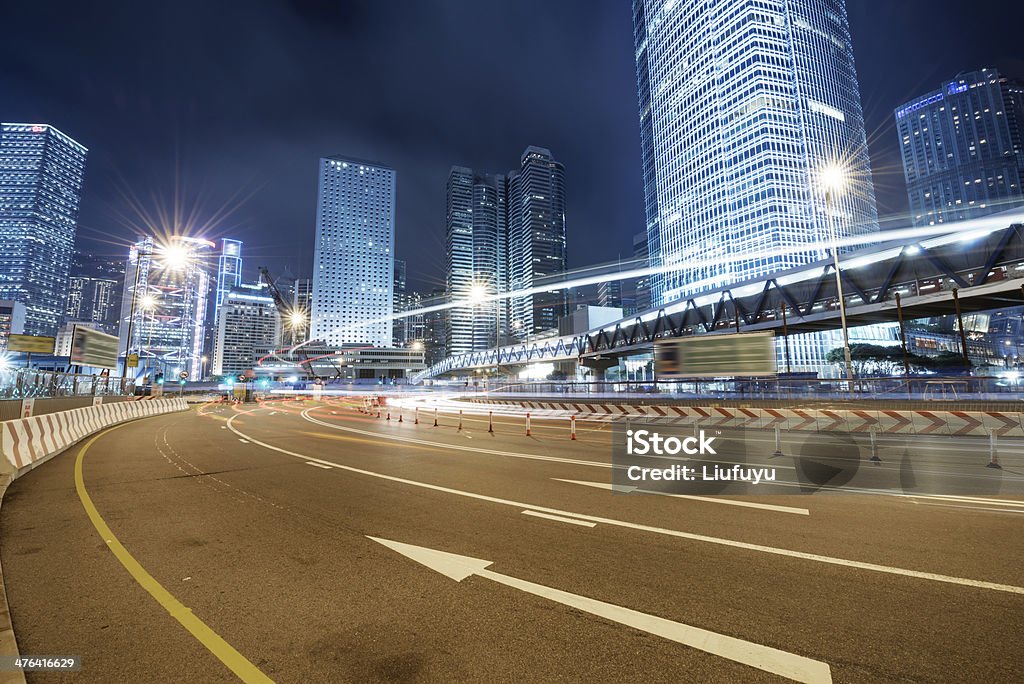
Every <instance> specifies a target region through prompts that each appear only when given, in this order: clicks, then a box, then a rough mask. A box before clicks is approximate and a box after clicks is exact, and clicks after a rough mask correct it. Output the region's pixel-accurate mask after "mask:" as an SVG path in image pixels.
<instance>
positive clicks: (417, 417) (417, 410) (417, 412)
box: [412, 406, 420, 425]
mask: <svg viewBox="0 0 1024 684" xmlns="http://www.w3.org/2000/svg"><path fill="white" fill-rule="evenodd" d="M412 415H413V418H412V424H413V425H419V424H420V407H419V406H416V407H414V408H413V412H412Z"/></svg>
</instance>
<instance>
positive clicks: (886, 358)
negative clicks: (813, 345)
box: [825, 344, 964, 377]
mask: <svg viewBox="0 0 1024 684" xmlns="http://www.w3.org/2000/svg"><path fill="white" fill-rule="evenodd" d="M850 359H851V361H852V362H853V372H854V374H855V375H857V376H858V377H865V376H869V375H878V376H892V375H903V352H902V350H901V349H900V347H897V346H889V347H886V346H882V345H880V344H851V345H850ZM825 360H826V361H828V362H829V363H834V364H836V365H838V366H839V367H840V368H842V367H843V365H844V364H845V363H846V357H845V354H843V348H842V347H837V348H835V349H832V350H830V351H829V352H828V354H827V355H826V356H825ZM907 363H908V364H909V365H910V372H912V373H913V372H921V371H931V372H934V373H950V372H959V371H962V370H963V367H964V366H963V357H961V356H960V354H956V353H954V352H949V351H942V352H939V353H938V354H936V355H935V356H922V355H920V354H912V353H908V354H907Z"/></svg>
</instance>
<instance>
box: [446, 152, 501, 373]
mask: <svg viewBox="0 0 1024 684" xmlns="http://www.w3.org/2000/svg"><path fill="white" fill-rule="evenodd" d="M507 199H508V191H507V182H506V178H505V176H503V175H495V174H480V173H475V172H474V171H473V170H472V169H468V168H466V167H463V166H453V167H452V168H451V170H450V171H449V173H448V185H447V204H446V213H445V217H446V230H445V248H446V254H445V263H446V267H447V268H446V272H447V278H446V283H445V286H446V290H447V292H448V297H449V301H450V302H451V303H453V304H456V303H461V304H463V305H462V306H455V307H453V308H451V309H449V311H448V317H447V326H448V327H447V330H446V346H447V348H448V350H449V353H451V354H457V353H461V352H466V351H472V350H477V349H487V348H490V347H493V346H495V344H497V343H498V340H499V338H500V337H501V336H502V335H503V331H504V330H507V306H506V301H505V300H503V299H499V297H498V295H499V294H501V293H503V292H505V291H506V289H507V286H508V284H507V269H508V245H507V241H508V212H507Z"/></svg>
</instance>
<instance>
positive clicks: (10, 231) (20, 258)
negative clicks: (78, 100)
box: [0, 123, 88, 335]
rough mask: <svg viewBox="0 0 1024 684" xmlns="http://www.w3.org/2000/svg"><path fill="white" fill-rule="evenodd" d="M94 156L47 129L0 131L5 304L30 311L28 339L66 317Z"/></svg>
mask: <svg viewBox="0 0 1024 684" xmlns="http://www.w3.org/2000/svg"><path fill="white" fill-rule="evenodd" d="M87 153H88V150H87V149H86V148H85V147H83V146H82V145H80V144H79V143H77V142H76V141H74V140H72V139H71V138H69V137H68V136H66V135H64V134H63V133H61V132H60V131H59V130H57V129H56V128H54V127H53V126H50V125H48V124H16V123H5V124H0V300H11V301H17V302H21V303H22V304H23V305H24V306H25V333H26V334H29V335H55V334H56V333H57V328H58V327H59V326H60V323H61V319H62V318H63V316H64V307H65V303H66V300H67V285H68V276H69V274H70V269H71V257H72V254H73V252H74V248H75V229H76V227H77V223H78V204H79V199H80V197H81V190H82V179H83V177H84V174H85V158H86V154H87Z"/></svg>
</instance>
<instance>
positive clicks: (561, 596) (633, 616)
mask: <svg viewBox="0 0 1024 684" xmlns="http://www.w3.org/2000/svg"><path fill="white" fill-rule="evenodd" d="M368 539H372V540H373V541H375V542H377V543H378V544H383V545H384V546H386V547H388V548H389V549H391V550H392V551H397V552H398V553H400V554H402V555H403V556H405V557H407V558H410V559H412V560H414V561H416V562H417V563H420V564H421V565H425V566H427V567H428V568H430V569H431V570H434V571H435V572H439V573H441V574H442V575H444V576H445V577H449V578H451V579H453V580H455V581H456V582H461V581H462V580H464V579H466V578H467V577H471V576H473V575H477V576H479V577H484V578H486V579H489V580H492V581H494V582H497V583H498V584H504V585H505V586H506V587H512V588H513V589H518V590H520V591H525V592H526V593H528V594H533V595H534V596H540V597H541V598H546V599H548V600H550V601H554V602H556V603H561V604H563V605H566V606H570V607H571V608H575V609H576V610H581V611H583V612H584V613H590V614H591V615H597V616H598V617H602V618H604V619H605V620H610V621H612V622H617V623H619V624H620V625H625V626H627V627H632V628H633V629H637V630H640V631H641V632H647V633H648V634H654V635H656V636H660V637H662V638H663V639H668V640H670V641H675V642H676V643H679V644H683V645H684V646H689V647H690V648H695V649H697V650H700V651H704V652H705V653H710V654H712V655H716V656H719V657H721V658H726V659H728V660H732V661H734V662H737V663H742V664H743V665H749V666H750V667H755V668H757V669H759V670H764V671H765V672H771V673H772V674H777V675H779V676H781V677H786V678H787V679H792V680H794V681H797V682H806V683H807V684H819V683H820V684H830V683H831V681H832V671H831V669H830V668H829V666H828V663H823V662H821V661H820V660H812V659H811V658H805V657H804V656H800V655H796V654H795V653H788V652H786V651H780V650H779V649H777V648H772V647H770V646H762V645H761V644H755V643H753V642H751V641H744V640H743V639H737V638H735V637H731V636H726V635H724V634H718V633H717V632H711V631H708V630H706V629H701V628H700V627H692V626H690V625H684V624H682V623H681V622H673V621H672V620H666V619H665V618H660V617H657V616H655V615H648V614H647V613H641V612H640V611H637V610H631V609H629V608H623V607H622V606H616V605H614V604H612V603H605V602H604V601H598V600H596V599H592V598H587V597H586V596H580V595H578V594H570V593H569V592H567V591H562V590H561V589H554V588H552V587H546V586H544V585H543V584H534V583H533V582H527V581H526V580H521V579H517V578H515V577H509V576H508V575H501V574H499V573H496V572H494V571H492V570H488V569H487V567H488V566H489V565H491V561H487V560H480V559H479V558H471V557H469V556H459V555H457V554H454V553H447V552H445V551H436V550H434V549H427V548H424V547H422V546H413V545H412V544H403V543H401V542H396V541H391V540H389V539H379V538H377V537H368Z"/></svg>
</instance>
